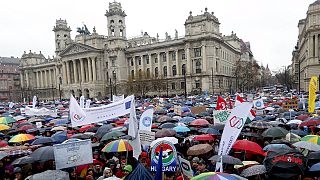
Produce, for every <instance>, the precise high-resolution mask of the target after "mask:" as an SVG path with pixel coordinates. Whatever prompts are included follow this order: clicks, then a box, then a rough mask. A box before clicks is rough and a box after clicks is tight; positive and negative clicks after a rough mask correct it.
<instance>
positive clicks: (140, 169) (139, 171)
mask: <svg viewBox="0 0 320 180" xmlns="http://www.w3.org/2000/svg"><path fill="white" fill-rule="evenodd" d="M125 179H126V180H130V179H143V180H154V177H153V176H152V174H151V173H150V172H149V170H148V169H146V168H145V167H144V166H143V165H142V164H141V163H138V165H137V166H136V167H135V168H134V170H133V171H132V172H131V173H130V174H128V175H127V176H126V177H125ZM110 180H111V179H110ZM115 180H116V179H115Z"/></svg>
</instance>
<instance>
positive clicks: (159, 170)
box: [154, 146, 163, 180]
mask: <svg viewBox="0 0 320 180" xmlns="http://www.w3.org/2000/svg"><path fill="white" fill-rule="evenodd" d="M162 151H163V149H162V146H161V147H160V153H159V159H158V164H157V173H156V177H155V178H154V180H162Z"/></svg>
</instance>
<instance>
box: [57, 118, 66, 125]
mask: <svg viewBox="0 0 320 180" xmlns="http://www.w3.org/2000/svg"><path fill="white" fill-rule="evenodd" d="M68 123H69V120H68V119H55V120H54V125H64V124H68Z"/></svg>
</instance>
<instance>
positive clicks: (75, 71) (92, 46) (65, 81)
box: [21, 2, 252, 99]
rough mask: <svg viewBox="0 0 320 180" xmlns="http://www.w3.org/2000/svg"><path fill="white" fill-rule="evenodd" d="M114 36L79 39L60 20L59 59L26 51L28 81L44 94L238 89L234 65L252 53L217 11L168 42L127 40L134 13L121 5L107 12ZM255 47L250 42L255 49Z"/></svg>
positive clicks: (84, 33) (24, 79)
mask: <svg viewBox="0 0 320 180" xmlns="http://www.w3.org/2000/svg"><path fill="white" fill-rule="evenodd" d="M105 16H106V17H107V31H108V35H107V36H104V35H99V34H98V33H97V32H96V30H95V28H93V32H92V33H90V32H89V30H88V29H87V27H83V28H82V29H81V28H78V31H77V32H79V34H78V35H76V37H75V39H74V40H73V39H71V37H70V31H71V28H70V27H68V25H67V21H66V20H61V19H60V20H57V21H56V25H55V26H54V28H53V31H54V34H55V45H56V51H55V53H56V56H55V57H52V58H50V57H48V58H45V57H44V56H43V55H42V54H41V53H39V54H38V53H33V52H29V53H26V52H25V53H24V54H23V55H22V58H21V59H22V61H21V84H22V87H23V88H24V89H29V90H30V89H31V90H32V92H33V93H34V94H36V95H38V97H39V98H43V99H48V98H50V97H52V98H53V99H54V98H57V97H59V96H61V97H62V98H69V97H70V94H74V95H75V96H76V97H79V96H81V95H84V96H85V97H87V98H96V97H97V98H104V97H106V96H110V95H111V94H112V93H113V94H131V93H134V94H136V95H155V94H157V95H166V94H167V95H173V94H183V93H184V92H185V91H186V92H187V93H188V94H190V93H202V92H213V93H222V92H229V91H230V90H231V89H235V88H236V87H235V86H236V83H235V78H234V67H235V65H236V62H237V61H238V60H240V59H242V58H245V59H246V58H252V53H251V51H250V53H248V51H246V52H245V53H246V54H244V53H243V51H242V48H243V47H242V46H243V43H241V42H242V41H241V39H240V38H238V37H237V35H236V34H234V33H232V34H231V35H228V36H225V35H222V33H220V28H219V26H220V22H219V20H218V18H216V17H215V15H214V13H213V12H212V13H210V12H208V10H207V8H206V9H205V11H204V13H203V14H200V15H193V14H192V12H190V14H189V16H188V17H187V19H186V21H185V24H184V25H185V36H184V37H179V36H178V32H177V31H175V34H174V37H171V36H170V35H169V34H168V33H166V34H165V39H163V40H161V39H159V36H158V35H157V37H151V36H150V35H148V33H147V32H144V33H142V34H141V35H140V36H138V37H135V38H131V39H127V37H126V23H125V17H126V14H125V12H124V11H123V10H122V7H121V4H120V3H118V2H112V3H109V9H108V10H107V11H106V14H105ZM249 49H250V47H249Z"/></svg>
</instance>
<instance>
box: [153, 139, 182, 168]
mask: <svg viewBox="0 0 320 180" xmlns="http://www.w3.org/2000/svg"><path fill="white" fill-rule="evenodd" d="M160 147H162V150H163V153H162V172H176V170H177V161H176V157H177V151H176V148H175V147H174V145H173V144H172V143H171V142H169V141H159V142H158V143H157V144H155V145H154V146H153V147H152V150H151V171H156V169H157V164H158V160H159V154H160Z"/></svg>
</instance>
